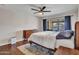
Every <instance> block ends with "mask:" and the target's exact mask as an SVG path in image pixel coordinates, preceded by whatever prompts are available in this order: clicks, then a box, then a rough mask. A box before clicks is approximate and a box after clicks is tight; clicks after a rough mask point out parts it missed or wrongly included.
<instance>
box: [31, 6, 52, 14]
mask: <svg viewBox="0 0 79 59" xmlns="http://www.w3.org/2000/svg"><path fill="white" fill-rule="evenodd" d="M31 9H32V10H34V11H37V12H35V13H34V14H36V13H39V14H44V13H45V12H51V11H50V10H45V9H46V6H43V7H38V9H35V8H31Z"/></svg>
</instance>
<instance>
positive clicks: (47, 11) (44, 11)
mask: <svg viewBox="0 0 79 59" xmlns="http://www.w3.org/2000/svg"><path fill="white" fill-rule="evenodd" d="M43 12H51V11H43Z"/></svg>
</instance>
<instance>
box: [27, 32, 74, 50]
mask: <svg viewBox="0 0 79 59" xmlns="http://www.w3.org/2000/svg"><path fill="white" fill-rule="evenodd" d="M58 34H59V32H56V31H44V32H37V33H33V34H32V35H31V36H30V37H29V39H28V40H29V42H30V43H35V44H38V45H40V46H43V47H46V48H48V49H52V50H54V49H55V48H58V47H59V46H65V47H69V48H74V37H72V38H71V39H67V40H66V39H63V40H62V39H61V40H60V39H58V40H57V38H56V37H57V35H58Z"/></svg>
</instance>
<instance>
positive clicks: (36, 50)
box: [17, 44, 49, 55]
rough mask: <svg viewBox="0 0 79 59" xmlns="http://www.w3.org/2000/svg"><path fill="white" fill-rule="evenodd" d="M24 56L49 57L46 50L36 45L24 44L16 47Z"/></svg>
mask: <svg viewBox="0 0 79 59" xmlns="http://www.w3.org/2000/svg"><path fill="white" fill-rule="evenodd" d="M17 48H18V49H19V50H20V51H21V52H23V53H24V54H25V55H49V53H48V50H47V49H44V48H42V47H40V46H37V45H32V46H30V45H29V44H25V45H22V46H19V47H17Z"/></svg>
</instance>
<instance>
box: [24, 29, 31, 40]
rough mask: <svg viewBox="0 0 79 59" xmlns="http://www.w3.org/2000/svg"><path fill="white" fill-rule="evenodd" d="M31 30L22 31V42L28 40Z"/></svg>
mask: <svg viewBox="0 0 79 59" xmlns="http://www.w3.org/2000/svg"><path fill="white" fill-rule="evenodd" d="M32 33H33V32H32V30H23V38H24V40H28V38H29V37H30V35H31V34H32Z"/></svg>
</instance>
